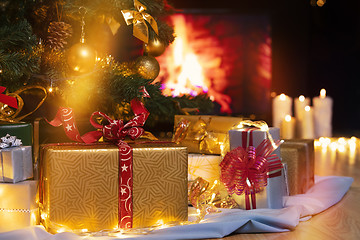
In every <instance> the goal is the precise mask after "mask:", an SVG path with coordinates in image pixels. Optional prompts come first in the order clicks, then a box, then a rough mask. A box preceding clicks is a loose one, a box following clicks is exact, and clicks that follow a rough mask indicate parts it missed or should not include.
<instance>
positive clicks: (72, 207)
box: [0, 106, 314, 233]
mask: <svg viewBox="0 0 360 240" xmlns="http://www.w3.org/2000/svg"><path fill="white" fill-rule="evenodd" d="M140 108H141V106H140ZM135 109H136V110H134V113H135V118H134V119H133V120H131V121H130V122H128V123H122V122H121V123H119V121H112V120H111V119H110V118H109V117H108V116H106V115H104V114H101V113H97V114H98V115H97V116H96V117H97V118H99V117H102V118H104V119H105V120H106V124H99V123H98V122H95V121H94V120H91V124H92V126H93V127H94V129H93V130H95V128H96V129H97V130H95V131H93V132H91V134H80V132H81V133H83V132H82V130H81V131H78V129H77V127H76V124H78V123H76V122H74V121H68V119H64V118H60V120H59V121H55V120H54V121H52V122H50V123H51V124H50V123H48V122H47V121H45V120H44V119H37V120H35V121H34V122H31V123H6V122H3V123H2V124H1V125H0V135H1V136H0V137H1V150H0V154H1V165H0V182H1V183H0V231H1V232H3V231H10V230H15V229H20V228H24V227H27V226H33V225H37V224H42V225H43V226H44V227H45V228H46V229H47V230H48V231H49V232H51V233H57V232H62V231H71V232H75V233H77V232H78V233H84V232H97V231H106V230H107V231H113V230H116V229H120V228H121V229H137V228H146V227H150V226H158V225H161V224H167V223H172V224H180V223H183V222H186V221H188V209H189V206H193V207H195V208H200V209H201V208H202V209H204V207H209V206H211V207H212V209H215V208H217V209H221V208H222V207H229V208H234V207H236V208H242V209H249V210H250V209H255V208H282V207H284V197H285V196H288V195H296V194H303V193H305V192H306V191H307V190H308V189H309V188H310V187H311V186H312V185H313V184H314V142H313V140H312V139H309V140H308V139H295V140H294V139H293V140H287V139H285V140H284V139H283V140H280V132H279V129H278V128H273V127H268V126H267V124H266V123H265V122H262V121H249V120H246V119H242V118H237V117H227V116H205V115H176V116H175V119H174V131H173V138H172V139H168V140H161V141H160V140H150V139H146V138H141V136H143V135H146V133H144V130H143V129H142V125H143V124H144V122H145V121H146V117H147V114H143V113H144V112H141V111H138V110H139V108H135ZM93 119H94V118H93ZM139 119H140V120H139ZM119 124H120V125H119ZM56 126H58V127H56ZM60 126H63V127H60ZM61 134H62V135H61ZM60 135H61V136H63V135H64V136H65V135H66V137H69V139H71V140H69V141H66V142H62V141H60V140H59V139H61V137H60ZM89 135H90V136H89ZM49 139H55V141H50V140H49ZM94 139H95V140H94ZM98 139H100V140H98ZM200 185H201V186H207V188H206V189H205V188H201V189H199V188H198V187H199V186H200ZM211 186H216V188H214V187H211ZM209 193H210V194H209ZM213 193H216V196H217V200H219V201H217V202H216V201H215V200H214V199H213V198H212V199H206V195H213ZM219 203H221V204H219ZM216 204H217V205H216Z"/></svg>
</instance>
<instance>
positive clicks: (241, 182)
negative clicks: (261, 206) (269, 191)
mask: <svg viewBox="0 0 360 240" xmlns="http://www.w3.org/2000/svg"><path fill="white" fill-rule="evenodd" d="M253 130H254V128H247V129H244V131H243V133H242V146H240V147H237V148H235V149H233V150H231V151H230V152H228V153H227V154H226V155H225V157H224V159H223V160H222V161H221V163H220V168H221V175H220V179H221V181H222V182H223V183H224V185H225V187H226V189H227V190H228V192H229V193H230V194H234V193H235V194H237V195H241V194H245V206H246V210H249V209H250V208H251V207H250V196H251V205H252V208H253V209H256V193H259V192H261V191H262V190H263V189H264V187H266V186H267V178H268V177H275V176H278V174H281V171H278V170H280V169H281V168H282V164H281V160H280V158H279V157H278V156H277V155H276V154H272V152H273V151H274V150H275V149H276V146H278V145H279V144H278V143H279V142H280V141H278V143H277V144H276V146H274V145H273V144H272V143H271V141H270V140H269V139H264V140H263V141H262V142H261V143H260V145H259V146H258V147H257V148H255V147H254V146H253V136H252V131H253ZM248 134H249V136H248ZM248 140H249V141H248ZM273 171H276V173H275V174H270V175H269V173H270V172H273Z"/></svg>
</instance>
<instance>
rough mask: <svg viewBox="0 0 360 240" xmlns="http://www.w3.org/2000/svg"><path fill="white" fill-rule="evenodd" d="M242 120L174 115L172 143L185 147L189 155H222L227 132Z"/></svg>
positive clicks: (236, 118) (226, 117) (209, 116)
mask: <svg viewBox="0 0 360 240" xmlns="http://www.w3.org/2000/svg"><path fill="white" fill-rule="evenodd" d="M242 120H243V118H241V117H228V116H211V115H175V119H174V135H173V141H174V142H177V143H180V144H181V145H182V146H186V147H187V148H188V151H189V153H203V154H222V153H223V152H224V149H222V148H224V147H225V146H224V145H225V144H226V141H227V133H228V131H229V130H230V129H231V128H232V127H233V126H235V125H237V124H238V123H239V122H241V121H242ZM184 123H185V124H184Z"/></svg>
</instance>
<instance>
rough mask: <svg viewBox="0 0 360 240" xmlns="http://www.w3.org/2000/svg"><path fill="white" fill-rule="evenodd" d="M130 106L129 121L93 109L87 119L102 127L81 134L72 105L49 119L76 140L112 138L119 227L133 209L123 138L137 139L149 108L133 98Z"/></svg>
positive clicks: (130, 157)
mask: <svg viewBox="0 0 360 240" xmlns="http://www.w3.org/2000/svg"><path fill="white" fill-rule="evenodd" d="M130 104H131V108H132V110H133V112H134V114H135V117H134V118H133V119H131V120H130V121H129V122H127V123H124V121H123V120H113V119H111V118H110V117H109V116H107V115H106V114H104V113H102V112H94V113H93V114H92V115H91V118H90V123H91V124H92V125H93V126H94V127H95V128H97V129H101V131H92V132H88V133H86V134H84V135H83V136H80V133H79V131H78V129H77V127H76V124H75V119H74V116H73V112H72V109H71V108H60V109H59V111H58V112H57V114H56V116H55V118H54V120H52V121H50V122H49V123H50V124H51V125H53V126H56V127H58V126H61V125H62V126H63V127H64V131H65V133H66V135H67V136H68V137H69V138H70V139H72V140H73V141H77V142H84V143H94V142H96V141H98V140H99V139H100V138H101V137H104V138H105V139H106V140H108V141H111V142H113V143H114V144H116V145H117V146H118V147H119V166H121V168H120V167H119V171H121V172H119V212H118V214H119V227H120V228H131V227H132V218H133V209H132V189H133V176H132V168H133V167H132V165H133V164H132V161H133V155H132V153H133V151H132V148H131V147H130V145H129V144H127V143H126V142H124V141H123V140H124V139H125V137H126V136H129V137H130V138H131V139H132V140H135V139H137V138H138V137H140V136H141V135H142V134H143V133H144V129H143V128H142V126H143V125H144V124H145V121H146V119H147V117H148V116H149V112H148V111H147V109H146V108H145V106H144V105H143V104H142V102H141V101H139V100H136V99H133V100H132V101H131V103H130ZM95 116H101V117H103V118H105V119H106V120H107V121H108V124H106V125H104V126H103V125H100V124H98V123H96V122H95V121H94V119H93V118H94V117H95Z"/></svg>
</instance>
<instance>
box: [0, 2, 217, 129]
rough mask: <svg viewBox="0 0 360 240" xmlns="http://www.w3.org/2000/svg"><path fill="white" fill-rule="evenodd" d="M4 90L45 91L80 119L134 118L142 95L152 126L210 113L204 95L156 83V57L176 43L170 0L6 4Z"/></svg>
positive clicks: (1, 47) (1, 35)
mask: <svg viewBox="0 0 360 240" xmlns="http://www.w3.org/2000/svg"><path fill="white" fill-rule="evenodd" d="M1 3H2V4H1V5H0V12H1V16H0V21H1V22H0V43H1V44H0V85H2V86H5V87H7V89H8V90H9V91H15V90H17V89H19V88H21V87H23V86H25V85H26V86H29V85H39V86H43V87H45V88H46V89H48V91H49V93H48V96H49V97H52V98H59V99H61V101H59V102H61V104H66V105H67V106H68V107H73V108H74V110H75V112H76V113H77V114H78V115H81V116H88V115H90V114H91V112H93V111H102V112H105V113H106V114H109V115H112V116H113V117H115V118H122V119H128V118H131V117H132V113H131V109H130V106H129V102H130V100H131V99H133V98H136V97H142V95H143V93H144V91H142V90H143V89H144V88H143V87H145V89H146V91H147V92H148V93H149V95H150V98H144V103H145V106H146V107H147V108H148V109H149V111H150V113H151V114H150V118H149V120H148V122H147V124H149V125H155V123H156V122H159V121H160V122H161V121H166V122H169V121H170V122H171V121H173V116H174V115H175V114H183V113H184V110H183V109H184V108H195V109H198V110H199V111H200V112H209V111H211V109H212V102H211V101H210V99H209V98H208V96H207V95H206V94H202V95H198V96H196V97H192V96H182V97H171V96H165V95H163V94H162V92H161V84H160V83H158V82H154V80H155V79H156V77H157V76H158V74H159V71H160V66H159V63H158V62H157V60H156V57H157V56H159V55H161V54H162V53H163V52H164V51H165V49H166V47H167V46H168V45H169V44H171V43H172V42H173V41H174V31H173V27H172V26H170V25H169V24H168V23H167V22H166V17H167V16H168V15H171V14H172V13H173V8H172V7H171V6H170V5H169V4H168V3H167V2H166V1H165V0H72V1H71V0H49V1H36V0H35V1H26V0H14V1H1Z"/></svg>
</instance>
